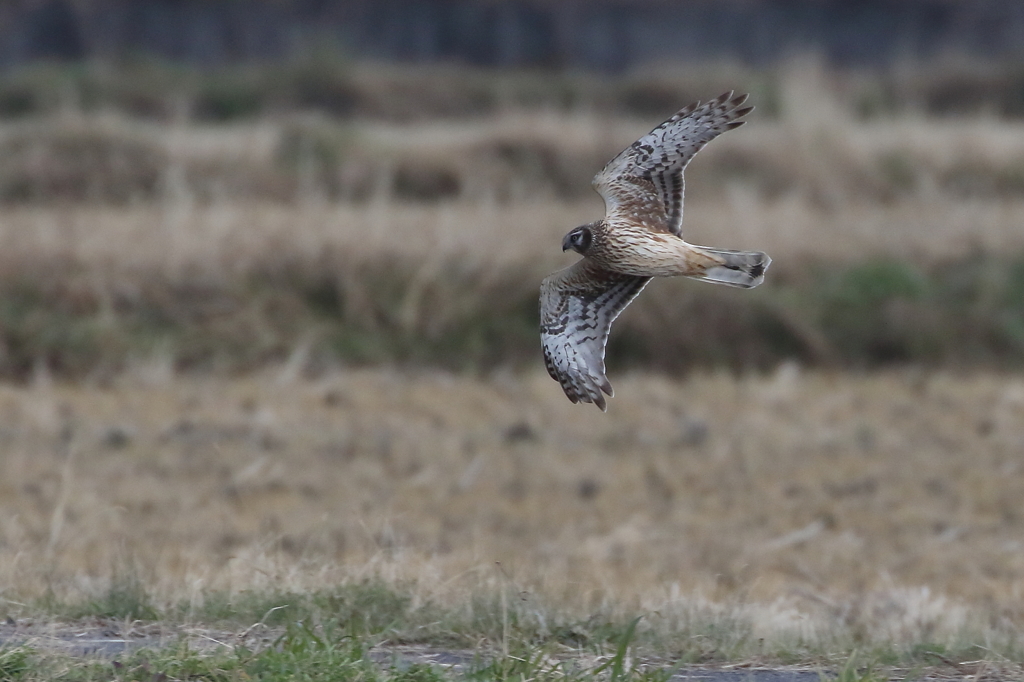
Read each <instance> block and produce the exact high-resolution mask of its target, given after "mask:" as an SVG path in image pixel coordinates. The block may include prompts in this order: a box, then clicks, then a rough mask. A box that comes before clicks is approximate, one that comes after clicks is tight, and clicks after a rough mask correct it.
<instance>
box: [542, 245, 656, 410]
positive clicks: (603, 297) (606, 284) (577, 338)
mask: <svg viewBox="0 0 1024 682" xmlns="http://www.w3.org/2000/svg"><path fill="white" fill-rule="evenodd" d="M650 279H651V278H650V277H636V276H634V275H623V274H620V273H616V272H610V271H608V270H604V269H602V268H600V267H599V266H597V265H594V264H593V263H591V262H590V260H589V259H587V258H584V259H582V260H580V261H577V262H576V263H575V264H574V265H572V266H570V267H568V268H565V269H564V270H559V271H558V272H556V273H554V274H552V275H550V276H548V277H547V278H545V279H544V281H543V282H542V283H541V285H540V339H541V345H542V346H543V348H544V365H545V366H546V367H547V370H548V374H550V375H551V378H552V379H554V380H555V381H557V382H558V383H560V384H561V385H562V390H564V391H565V394H566V395H567V396H568V397H569V400H571V401H572V402H574V403H578V402H580V401H583V402H585V403H594V404H596V405H597V406H598V407H600V408H601V410H602V411H604V410H606V409H607V407H606V405H605V399H604V396H603V395H602V394H601V391H604V392H605V393H607V394H608V395H612V386H611V384H610V383H608V378H607V377H606V376H605V373H604V348H605V344H606V343H607V341H608V332H609V330H610V329H611V325H612V321H613V320H614V319H615V318H616V317H618V316H619V313H621V312H622V310H623V308H625V307H626V306H627V305H629V303H630V302H631V301H632V300H633V299H634V298H636V296H637V294H639V293H640V292H641V291H642V290H643V288H644V287H645V286H647V283H648V282H649V281H650Z"/></svg>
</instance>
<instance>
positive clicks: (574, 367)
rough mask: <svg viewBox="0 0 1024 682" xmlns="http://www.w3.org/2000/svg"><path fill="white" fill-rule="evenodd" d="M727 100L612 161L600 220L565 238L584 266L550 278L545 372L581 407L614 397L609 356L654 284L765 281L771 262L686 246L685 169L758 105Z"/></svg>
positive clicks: (683, 113)
mask: <svg viewBox="0 0 1024 682" xmlns="http://www.w3.org/2000/svg"><path fill="white" fill-rule="evenodd" d="M732 95H733V94H732V92H727V93H725V94H723V95H721V96H720V97H718V98H717V99H713V100H711V101H710V102H707V103H704V104H701V103H700V102H696V103H694V104H691V105H690V106H688V107H685V108H683V109H682V110H680V111H679V112H678V113H676V114H675V115H674V116H673V117H672V118H670V119H668V120H667V121H665V122H664V123H662V124H661V125H659V126H658V127H656V128H655V129H654V130H652V131H651V132H650V133H648V134H647V135H644V136H643V137H641V138H640V139H639V140H637V141H636V142H634V143H633V144H632V145H630V146H629V147H628V148H626V149H625V150H624V151H623V152H622V153H621V154H619V155H618V156H616V157H615V158H614V159H612V160H611V161H610V162H609V163H608V165H607V166H605V167H604V169H603V170H602V171H601V172H600V173H598V174H597V175H596V176H595V177H594V188H595V189H596V190H597V192H598V193H599V194H600V195H601V196H602V197H603V198H604V203H605V216H604V218H603V219H601V220H598V221H595V222H592V223H589V224H587V225H581V226H580V227H577V228H576V229H574V230H572V231H571V232H569V233H568V234H567V235H565V239H563V240H562V251H567V250H569V249H572V250H573V251H576V252H577V253H579V254H581V255H582V256H583V258H581V259H580V260H579V261H577V262H576V263H575V264H573V265H571V266H570V267H568V268H565V269H564V270H560V271H558V272H556V273H554V274H552V275H550V276H548V277H547V278H545V279H544V281H543V283H542V284H541V289H540V336H541V344H542V345H543V348H544V364H545V366H546V367H547V370H548V374H550V375H551V377H552V378H553V379H554V380H555V381H557V382H558V383H560V384H561V385H562V389H563V390H564V391H565V394H566V395H567V396H568V397H569V400H571V401H572V402H574V403H578V402H585V403H594V404H596V405H597V406H598V407H599V408H601V410H602V411H606V410H607V409H608V408H607V405H606V403H605V397H604V395H602V391H603V392H604V393H607V394H608V395H609V396H611V395H612V386H611V384H610V383H609V382H608V377H606V376H605V367H604V350H605V344H606V342H607V341H608V332H609V330H610V328H611V324H612V321H613V320H614V319H615V318H616V317H618V315H619V313H621V312H622V310H623V309H624V308H625V307H626V306H627V305H629V304H630V302H631V301H632V300H633V299H634V298H636V296H637V294H639V293H640V292H641V291H642V290H643V288H644V287H645V286H647V283H648V282H650V280H651V278H652V277H672V276H676V275H682V276H684V277H693V278H695V279H702V280H704V281H707V282H715V283H718V284H725V285H728V286H734V287H742V288H746V289H749V288H750V287H756V286H757V285H758V284H760V283H761V282H762V281H763V280H764V272H765V270H766V269H767V268H768V265H769V264H770V263H771V258H769V257H768V256H767V254H764V253H761V252H743V251H726V250H723V249H713V248H709V247H706V246H696V245H693V244H688V243H686V242H685V241H684V240H683V238H682V230H681V227H682V221H683V169H684V168H686V164H687V163H689V161H690V159H692V158H693V155H694V154H696V153H697V152H698V151H700V150H701V149H702V148H703V147H704V145H705V144H707V143H708V142H709V141H711V140H713V139H714V138H716V137H718V136H719V135H721V134H722V133H724V132H725V131H727V130H731V129H732V128H737V127H739V126H741V125H743V123H744V121H741V120H739V119H740V118H741V117H742V116H744V115H746V114H748V113H750V111H751V110H752V109H753V107H744V106H743V103H744V102H746V100H747V96H746V95H740V96H738V97H733V96H732Z"/></svg>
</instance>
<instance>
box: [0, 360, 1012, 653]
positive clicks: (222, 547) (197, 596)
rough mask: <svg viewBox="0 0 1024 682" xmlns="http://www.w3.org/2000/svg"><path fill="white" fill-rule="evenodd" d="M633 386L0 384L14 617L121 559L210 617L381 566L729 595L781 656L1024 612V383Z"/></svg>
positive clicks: (368, 377) (739, 381) (977, 631)
mask: <svg viewBox="0 0 1024 682" xmlns="http://www.w3.org/2000/svg"><path fill="white" fill-rule="evenodd" d="M616 388H617V397H616V398H615V400H614V402H613V403H612V407H611V409H610V410H609V412H608V414H601V413H600V412H599V411H597V410H595V409H582V408H580V407H578V406H573V405H571V404H569V403H568V402H567V401H566V400H565V399H564V397H563V396H562V395H561V394H560V391H559V390H558V387H557V386H556V385H555V384H554V383H553V382H551V381H550V380H549V379H548V378H547V377H546V376H543V375H542V374H540V373H537V372H533V373H528V374H525V375H512V374H503V373H499V374H497V375H495V376H493V377H491V378H489V379H487V380H477V379H471V378H467V377H460V376H453V375H449V374H445V373H436V372H400V371H394V370H361V371H340V372H337V373H334V374H331V375H327V376H323V377H321V378H320V379H318V380H315V381H310V380H302V379H299V378H296V377H295V376H294V374H293V373H292V372H290V371H289V369H288V368H282V369H280V370H278V371H274V372H269V371H268V372H263V373H260V374H257V375H253V376H249V377H245V378H239V379H234V380H223V379H220V380H218V379H202V378H195V379H174V378H172V377H170V376H168V375H166V374H163V373H161V372H160V371H156V372H152V371H151V372H147V371H145V369H144V368H139V369H137V370H136V371H135V372H132V373H130V374H127V375H124V376H122V377H121V378H119V379H118V380H117V381H116V382H115V383H114V384H113V385H111V386H106V387H98V386H92V385H88V384H85V385H46V384H41V385H35V386H28V387H13V386H6V387H4V388H3V390H2V392H0V414H2V416H3V431H2V433H0V437H2V439H3V447H4V453H5V456H4V457H3V459H2V461H0V511H2V513H0V519H2V521H0V522H2V526H0V581H2V582H0V584H2V586H3V588H2V589H3V591H2V593H0V599H2V600H3V602H2V603H3V605H4V606H3V609H4V610H5V611H7V612H8V613H12V614H18V613H25V612H26V608H27V607H23V606H22V607H19V604H26V603H29V602H30V601H31V599H32V598H33V596H38V595H41V594H45V593H46V592H47V591H52V593H53V594H55V595H57V596H58V597H60V598H62V599H74V598H79V597H81V595H83V594H99V593H100V592H102V591H103V590H105V589H107V587H108V586H109V584H110V583H109V581H110V580H111V576H112V571H113V572H114V573H116V572H117V571H118V570H120V571H122V572H123V571H124V570H126V567H127V568H128V569H129V570H131V571H134V572H136V574H137V576H138V577H139V579H140V580H141V581H142V584H144V585H145V586H146V589H147V590H149V591H151V594H152V595H153V596H154V598H155V599H156V600H158V602H159V603H164V604H168V603H180V602H184V603H190V604H193V605H194V606H196V607H199V606H201V605H202V602H203V599H204V595H209V594H211V593H216V592H221V593H223V592H228V593H232V594H237V593H244V592H247V591H259V590H267V589H279V590H296V591H302V590H310V589H316V588H323V587H325V586H327V585H330V584H335V583H337V582H347V581H358V580H361V579H365V578H368V577H381V578H383V579H385V580H386V581H389V582H393V583H394V584H397V585H401V584H407V585H408V584H411V585H413V586H414V590H415V593H416V594H417V595H418V596H419V598H421V599H423V600H432V601H437V602H440V603H442V604H447V605H450V606H452V607H455V606H456V605H457V604H458V602H459V600H463V599H465V597H466V595H468V594H472V593H474V592H477V591H480V590H481V588H489V589H499V588H500V587H501V586H502V584H503V583H504V581H506V580H507V581H511V584H513V585H514V586H515V587H516V589H517V591H518V590H522V591H523V593H524V594H526V595H529V597H528V598H529V599H531V600H534V602H535V603H536V604H543V605H546V606H552V605H553V606H556V607H557V608H559V609H562V610H563V611H566V612H569V613H597V612H614V613H622V612H629V611H635V610H643V611H646V612H655V613H660V614H662V615H663V616H664V617H665V618H669V619H672V618H683V617H685V616H686V615H687V614H689V615H690V616H691V617H692V614H693V613H700V612H701V611H702V610H705V611H708V612H709V613H716V611H715V609H718V610H719V611H717V613H719V615H720V616H721V617H725V614H732V615H733V616H735V614H736V613H740V614H742V617H743V618H749V619H751V621H752V622H753V627H754V631H755V632H756V634H757V636H758V637H763V638H766V640H767V641H768V642H769V643H770V644H771V645H772V646H777V645H779V643H780V642H784V641H790V640H792V639H794V638H804V639H805V640H806V641H810V642H814V641H816V640H818V639H821V640H825V641H830V638H832V637H835V636H837V633H838V634H845V635H850V633H854V636H855V637H858V638H860V639H861V640H862V641H863V642H866V643H870V642H873V641H880V642H881V641H888V642H916V641H933V642H959V641H960V639H958V638H963V637H975V638H977V637H983V638H990V639H989V640H984V639H983V640H971V641H972V643H976V644H983V643H984V642H985V641H988V644H989V645H991V646H996V644H995V643H994V642H995V640H996V636H995V634H994V633H999V636H1006V635H1009V634H1012V633H1014V632H1017V628H1019V627H1021V625H1022V624H1024V611H1022V610H1021V603H1022V602H1021V593H1022V589H1024V548H1022V544H1021V537H1022V534H1021V528H1022V523H1024V516H1022V514H1021V507H1020V500H1021V499H1024V472H1022V468H1021V467H1022V463H1021V460H1020V451H1021V446H1022V444H1024V379H1021V378H1017V377H999V376H991V375H968V376H959V375H953V374H946V373H935V374H923V373H916V372H910V371H907V372H890V373H884V374H877V375H867V376H851V375H846V374H828V373H804V372H801V371H800V370H799V369H797V368H796V367H795V366H784V367H781V368H780V369H779V370H778V371H777V372H775V373H774V374H773V375H770V376H757V375H752V376H746V377H739V378H737V377H733V376H730V375H727V374H715V373H711V374H699V375H694V376H692V377H690V378H689V379H687V380H684V381H669V380H666V379H664V378H661V377H658V376H653V375H643V374H634V375H629V376H625V377H620V378H619V379H618V380H617V381H616ZM496 562H500V565H501V569H498V568H496V566H495V564H496ZM26 600H27V601H26ZM538 608H539V607H538Z"/></svg>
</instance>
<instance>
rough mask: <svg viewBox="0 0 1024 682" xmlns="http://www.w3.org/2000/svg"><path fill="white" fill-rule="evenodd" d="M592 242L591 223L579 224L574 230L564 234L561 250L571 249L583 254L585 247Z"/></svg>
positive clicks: (588, 246) (587, 247)
mask: <svg viewBox="0 0 1024 682" xmlns="http://www.w3.org/2000/svg"><path fill="white" fill-rule="evenodd" d="M593 242H594V231H593V223H591V224H590V225H580V226H579V227H577V228H576V229H575V230H573V231H572V232H570V233H569V234H567V235H565V239H563V240H562V251H568V250H569V249H572V250H573V251H575V252H576V253H578V254H581V255H585V254H586V253H587V249H589V248H590V245H591V244H592V243H593Z"/></svg>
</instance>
